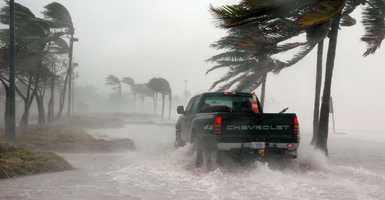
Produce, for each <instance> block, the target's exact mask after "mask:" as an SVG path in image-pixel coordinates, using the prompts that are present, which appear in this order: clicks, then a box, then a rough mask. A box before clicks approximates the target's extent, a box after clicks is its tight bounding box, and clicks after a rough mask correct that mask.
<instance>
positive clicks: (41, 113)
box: [35, 94, 46, 126]
mask: <svg viewBox="0 0 385 200" xmlns="http://www.w3.org/2000/svg"><path fill="white" fill-rule="evenodd" d="M35 97H36V105H37V111H38V124H39V125H40V126H42V125H44V124H45V122H46V121H45V108H44V95H43V96H42V95H38V94H36V95H35Z"/></svg>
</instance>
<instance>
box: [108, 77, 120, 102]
mask: <svg viewBox="0 0 385 200" xmlns="http://www.w3.org/2000/svg"><path fill="white" fill-rule="evenodd" d="M106 85H109V86H112V89H113V90H117V92H118V95H119V97H122V83H121V81H120V79H119V78H118V77H116V76H115V75H109V76H107V78H106Z"/></svg>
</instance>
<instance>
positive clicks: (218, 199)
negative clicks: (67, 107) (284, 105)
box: [0, 124, 385, 200]
mask: <svg viewBox="0 0 385 200" xmlns="http://www.w3.org/2000/svg"><path fill="white" fill-rule="evenodd" d="M91 132H92V134H94V135H96V136H98V137H104V138H131V139H133V140H134V141H135V143H136V145H137V148H138V149H137V150H136V151H134V152H122V153H111V154H65V155H64V156H65V157H66V159H68V160H69V161H70V162H71V163H72V164H73V165H74V166H75V167H76V170H73V171H67V172H62V173H53V174H43V175H37V176H29V177H21V178H16V179H10V180H3V181H0V200H24V199H25V200H130V199H144V200H147V199H148V200H166V199H167V200H168V199H177V200H179V199H191V200H192V199H194V200H199V199H202V200H204V199H205V200H207V199H211V200H222V199H223V200H232V199H234V200H235V199H240V200H243V199H245V200H246V199H253V200H254V199H257V200H258V199H261V200H269V199H272V200H286V199H287V200H291V199H293V200H297V199H309V200H312V199H314V200H321V199H330V200H354V199H357V200H371V199H373V200H377V199H378V200H383V199H385V190H384V188H385V153H384V150H385V133H375V132H372V133H369V132H364V131H358V132H354V131H351V132H349V131H346V133H344V134H337V135H332V136H331V138H330V149H329V150H330V159H329V160H327V159H326V158H324V157H323V156H322V155H321V154H320V153H318V152H316V151H314V150H312V149H311V148H310V147H308V146H307V145H302V146H301V154H300V159H299V161H298V163H296V164H295V165H293V166H292V167H289V168H285V169H280V170H278V169H271V168H269V167H268V166H266V165H264V164H261V163H256V165H255V166H249V167H237V168H234V169H218V170H216V171H213V172H210V173H205V172H202V171H199V170H194V169H193V167H192V165H193V161H192V159H191V156H190V152H191V151H190V150H191V149H190V148H191V147H189V146H187V147H184V148H182V149H179V150H175V149H174V148H173V140H174V130H173V128H172V127H167V126H157V125H132V124H131V125H127V126H126V127H125V128H121V129H104V130H92V131H91ZM309 139H310V138H309V137H307V136H304V137H303V140H304V143H308V141H309Z"/></svg>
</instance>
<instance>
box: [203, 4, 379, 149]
mask: <svg viewBox="0 0 385 200" xmlns="http://www.w3.org/2000/svg"><path fill="white" fill-rule="evenodd" d="M358 9H360V10H361V15H360V17H361V22H362V25H363V26H364V30H365V32H364V34H363V35H362V36H361V40H362V41H363V42H365V43H366V44H367V48H366V49H365V51H364V53H363V56H368V55H371V54H374V53H375V52H376V50H377V49H378V48H379V47H380V45H381V43H382V41H383V40H384V37H385V2H384V1H383V0H286V1H275V0H266V1H258V0H241V1H240V2H239V3H238V4H234V5H233V4H232V5H224V6H221V7H212V6H211V7H210V10H211V12H212V14H213V16H214V17H215V18H216V19H217V23H218V27H220V28H223V29H225V30H227V35H226V36H224V37H223V38H221V39H219V40H218V41H216V42H214V43H213V44H212V45H211V47H213V48H215V49H218V50H221V51H222V52H221V53H219V54H217V55H215V56H213V57H211V58H209V59H208V60H207V61H209V62H213V63H215V65H214V66H213V67H211V68H210V69H209V70H208V71H207V73H209V72H211V71H214V70H216V69H222V68H224V69H227V73H226V74H225V75H224V76H223V77H222V78H220V79H219V80H217V81H216V82H214V83H213V85H212V88H211V89H215V90H219V91H223V90H229V89H232V90H236V91H248V92H251V91H254V90H255V89H257V88H258V87H261V86H262V94H261V101H262V102H264V101H265V87H266V81H267V75H268V74H271V73H273V74H278V73H279V72H280V71H281V70H283V69H285V68H288V67H293V66H295V64H297V63H298V62H299V61H301V60H303V59H304V58H305V57H306V56H307V55H308V54H309V53H310V52H311V51H312V50H313V49H314V48H315V47H317V64H316V68H317V70H316V80H315V82H316V84H315V85H316V86H315V100H314V119H313V138H312V144H313V145H314V146H315V147H316V148H318V149H320V150H322V151H323V152H324V153H325V154H326V155H327V154H328V148H327V139H328V127H329V111H330V110H329V109H330V106H329V105H330V97H331V86H332V79H333V71H334V61H335V58H336V53H337V41H338V33H339V31H340V30H341V29H342V28H344V27H350V26H354V25H355V24H356V22H357V20H356V19H354V18H353V17H352V16H351V14H352V13H353V12H354V11H356V10H358ZM302 38H305V39H304V40H303V39H302ZM325 40H328V42H329V45H328V48H327V58H326V63H325V64H324V62H323V61H324V60H323V54H324V41H325ZM284 53H289V54H290V55H291V57H290V58H288V59H282V58H280V57H282V54H284ZM323 67H325V75H323V74H322V71H323ZM322 78H324V80H323V84H322ZM322 86H323V91H322V93H321V90H322ZM321 96H322V98H321Z"/></svg>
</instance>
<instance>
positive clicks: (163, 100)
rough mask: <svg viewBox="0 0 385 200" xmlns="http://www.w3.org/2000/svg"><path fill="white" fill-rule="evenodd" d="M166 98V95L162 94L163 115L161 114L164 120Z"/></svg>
mask: <svg viewBox="0 0 385 200" xmlns="http://www.w3.org/2000/svg"><path fill="white" fill-rule="evenodd" d="M165 97H166V95H165V94H163V93H162V113H161V118H162V119H163V118H164V106H165Z"/></svg>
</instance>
